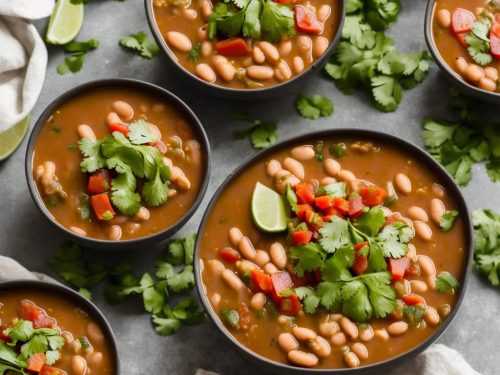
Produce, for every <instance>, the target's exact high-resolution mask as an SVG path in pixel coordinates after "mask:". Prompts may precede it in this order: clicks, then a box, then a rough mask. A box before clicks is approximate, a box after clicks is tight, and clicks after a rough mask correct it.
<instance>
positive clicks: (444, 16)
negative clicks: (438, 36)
mask: <svg viewBox="0 0 500 375" xmlns="http://www.w3.org/2000/svg"><path fill="white" fill-rule="evenodd" d="M436 21H437V23H438V25H439V26H441V27H442V28H443V29H448V28H449V27H450V25H451V13H450V11H449V10H448V9H439V10H438V11H437V13H436Z"/></svg>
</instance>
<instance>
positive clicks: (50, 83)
mask: <svg viewBox="0 0 500 375" xmlns="http://www.w3.org/2000/svg"><path fill="white" fill-rule="evenodd" d="M424 8H425V1H424V0H419V1H415V0H414V1H411V0H403V10H402V12H401V14H400V19H399V22H398V24H397V25H396V26H395V27H394V28H393V29H391V30H390V35H391V36H393V37H394V38H395V39H396V45H397V47H398V48H399V49H400V50H402V51H405V52H411V51H417V50H420V49H424V48H426V46H425V41H424V36H423V19H424ZM46 21H47V20H43V21H40V22H37V24H36V25H37V27H38V29H39V30H40V32H41V33H42V34H43V35H44V33H45V27H46ZM139 30H144V31H148V33H149V29H148V25H147V23H146V18H145V13H144V5H143V2H142V1H141V0H128V1H126V2H125V3H120V2H115V1H109V0H108V1H92V0H90V1H89V4H88V5H87V6H86V8H85V21H84V26H83V29H82V31H81V33H80V35H79V37H78V39H87V38H91V37H93V38H97V39H99V40H100V41H101V45H100V46H99V48H98V49H97V50H95V51H92V52H90V53H88V54H87V58H86V60H87V61H86V62H85V65H84V67H83V70H82V71H81V72H79V73H77V74H68V75H65V76H60V75H58V74H57V73H56V66H57V65H58V64H59V63H60V62H62V60H63V58H64V57H63V53H62V51H61V50H62V49H61V48H56V47H49V64H48V68H47V77H46V81H45V85H44V88H43V91H42V93H41V96H40V99H39V101H38V104H37V105H36V106H35V108H34V110H33V112H32V116H33V120H32V124H33V122H34V121H35V120H36V119H37V118H38V116H39V115H40V113H41V112H42V110H43V109H44V108H45V107H46V106H47V105H48V104H49V103H50V102H51V101H52V100H53V99H54V98H55V97H56V96H58V95H60V94H61V93H63V92H64V91H66V90H68V89H70V88H72V87H74V86H75V85H77V84H80V83H83V82H87V81H89V80H93V79H97V78H110V77H130V78H137V79H141V80H145V81H148V82H153V83H156V84H158V85H161V86H163V87H166V88H168V89H169V90H171V91H173V92H174V93H175V94H177V95H179V96H180V97H181V98H182V99H184V100H185V101H186V102H187V103H188V104H189V105H190V106H191V107H192V109H193V110H194V111H195V112H196V114H197V115H198V116H199V118H200V120H201V122H202V123H203V124H204V126H205V129H206V131H207V133H208V137H209V140H210V144H211V148H212V158H213V159H212V166H213V170H212V176H211V180H210V185H209V189H208V191H207V194H206V196H205V199H204V201H203V203H202V204H201V206H200V207H199V209H198V211H197V212H196V214H195V215H194V216H193V217H192V219H191V220H190V221H189V223H188V224H187V225H186V226H185V227H184V228H183V230H182V231H181V232H180V233H179V235H184V234H188V233H192V232H194V231H196V230H197V227H198V224H199V221H200V218H201V215H202V213H203V211H204V208H205V207H206V205H207V203H208V200H209V199H210V197H211V196H212V194H213V192H214V191H215V189H216V188H217V186H218V185H219V183H220V182H221V181H222V179H223V178H224V177H225V176H226V175H227V174H228V173H229V172H230V171H231V170H232V169H233V168H235V167H236V166H237V165H238V163H239V162H240V161H241V160H243V159H244V158H246V157H248V156H249V155H251V154H252V153H254V152H255V151H254V150H253V149H252V148H251V146H250V144H249V142H248V140H236V141H235V140H233V133H234V130H236V129H241V128H242V127H243V126H244V124H239V123H235V122H234V121H232V120H231V113H232V112H234V111H238V110H245V112H246V113H248V114H249V115H251V116H252V115H255V117H256V118H263V119H266V120H275V121H276V122H277V123H278V128H279V134H280V139H284V138H288V137H291V136H295V135H299V134H303V133H308V132H313V131H317V130H322V129H331V128H341V127H359V128H365V129H373V130H379V131H383V132H387V133H391V134H395V135H398V136H401V137H403V138H405V139H406V140H408V141H410V142H413V143H415V144H417V145H422V140H421V122H422V119H423V118H424V117H426V116H437V117H443V116H444V117H446V116H447V113H448V109H447V98H448V95H447V88H448V86H447V84H446V82H445V80H444V77H443V76H442V75H440V74H439V72H438V68H437V66H436V65H434V64H432V66H431V71H430V74H429V76H428V77H427V79H426V80H425V82H424V83H423V84H422V85H420V86H418V87H417V88H416V89H414V90H412V91H408V92H405V93H404V98H403V101H402V103H401V105H400V107H399V109H398V110H397V111H396V112H395V113H391V114H384V113H381V112H379V111H377V110H375V109H374V108H373V106H372V104H371V102H370V99H369V98H368V96H367V95H366V94H364V93H358V94H356V95H354V96H344V95H342V94H341V93H340V92H339V91H338V90H337V89H336V88H335V86H334V85H333V83H332V82H331V81H329V80H327V79H325V78H324V77H322V75H321V74H320V73H317V74H316V75H315V76H314V77H313V78H312V79H311V80H310V81H309V83H308V85H307V86H306V87H305V88H304V89H305V91H307V92H309V93H311V94H313V93H314V94H322V95H325V96H327V97H329V98H330V99H332V100H333V102H334V104H335V113H334V114H333V116H331V117H329V118H326V119H321V120H317V121H309V120H306V119H302V118H301V117H299V116H298V115H297V114H296V112H295V110H294V107H293V102H294V100H295V96H289V97H284V98H280V99H272V100H266V101H262V102H253V103H248V104H245V103H236V102H230V101H223V100H219V99H216V98H210V97H207V96H206V95H204V94H202V93H198V92H195V91H194V90H192V89H191V88H190V87H186V86H185V84H183V83H181V82H178V81H176V80H175V79H173V78H174V77H173V75H174V72H172V71H168V69H167V68H166V66H167V65H166V60H165V59H166V58H165V57H164V56H159V57H157V58H155V59H153V60H151V61H149V60H144V59H142V58H140V57H139V56H135V55H132V54H129V53H127V52H126V51H123V50H122V49H121V48H120V47H119V46H118V40H119V38H120V37H122V36H125V35H128V34H130V33H135V32H137V31H139ZM497 108H498V107H497ZM497 114H498V110H497ZM26 143H27V141H26V140H25V141H24V142H23V144H22V145H21V147H20V148H19V149H18V150H17V151H16V153H15V154H14V155H13V156H12V157H11V158H10V159H8V160H7V161H5V162H3V163H0V181H1V182H0V207H1V208H0V228H1V231H0V244H1V245H0V253H1V254H2V255H7V256H11V257H13V258H15V259H17V260H18V261H20V262H21V263H22V264H24V265H25V266H26V267H28V268H29V269H31V270H37V271H45V272H51V271H50V269H49V268H48V266H47V261H48V260H49V259H50V258H51V256H52V252H53V249H54V248H55V247H56V246H57V245H58V244H59V243H61V241H62V238H61V237H60V235H59V234H58V233H56V231H55V230H54V229H53V228H52V227H51V226H50V225H49V223H48V222H47V221H46V220H44V218H43V217H42V216H41V215H40V213H39V212H38V211H37V210H36V209H35V206H34V204H33V202H32V201H31V198H30V196H29V194H28V190H27V187H26V183H25V176H24V154H25V150H26ZM473 174H474V178H473V181H472V183H471V184H470V185H469V186H468V187H467V188H466V189H464V190H463V193H464V194H465V196H466V198H467V201H468V203H469V206H470V209H471V210H473V209H477V208H482V207H488V208H492V209H495V210H497V211H498V210H500V194H498V193H499V191H500V190H499V186H500V185H499V184H497V185H494V184H492V183H491V182H490V180H489V179H488V177H487V175H486V173H485V170H484V166H482V165H481V166H475V167H474V169H473ZM159 254H161V250H159V249H144V250H143V251H142V252H140V253H136V254H133V255H130V256H128V258H129V259H131V260H133V261H134V262H136V263H137V267H138V269H139V270H141V271H142V270H147V269H151V267H152V262H153V260H154V259H155V258H157V257H158V256H159ZM95 295H96V298H95V301H96V303H97V305H98V306H99V307H100V308H101V309H102V311H103V312H104V314H105V315H106V317H107V318H108V319H109V321H110V323H111V325H112V327H113V329H114V331H115V334H116V337H117V339H118V346H119V351H120V355H121V363H122V369H123V373H124V374H193V373H194V371H195V370H196V369H197V368H200V367H201V368H205V369H209V370H215V371H218V372H220V373H222V374H235V373H238V374H240V375H244V374H254V372H255V370H252V368H251V367H250V365H248V364H247V363H246V362H245V361H244V359H243V357H242V356H241V355H240V354H239V353H238V352H236V351H235V350H234V349H233V348H231V347H230V346H229V345H228V344H227V343H226V342H225V341H224V340H223V338H222V337H220V335H219V334H218V333H217V332H216V330H215V329H214V327H213V326H212V325H211V324H210V323H209V322H208V321H207V322H205V323H204V324H203V325H201V326H197V327H193V328H184V329H182V330H181V331H180V332H178V333H177V334H175V335H174V336H170V337H161V336H158V335H156V334H155V332H154V331H153V329H152V327H151V325H150V321H149V315H148V314H144V313H143V310H142V307H141V306H140V304H139V303H138V302H133V301H128V302H126V303H125V304H122V305H120V306H119V307H113V306H109V305H108V304H107V303H106V302H105V301H104V300H103V298H102V297H101V294H100V293H95ZM499 313H500V296H499V292H498V290H495V289H493V288H491V287H490V286H489V285H487V284H486V283H485V282H483V280H482V279H480V278H479V277H478V275H477V274H476V273H473V275H472V277H471V279H470V282H469V285H468V290H467V295H466V298H465V301H464V304H463V306H462V309H461V311H460V313H459V314H458V316H457V319H456V320H455V322H454V323H453V325H452V326H451V327H450V328H449V329H448V330H447V332H446V333H445V334H444V335H443V336H442V338H441V339H440V340H439V342H441V343H444V344H447V345H449V346H450V347H452V348H455V349H457V350H458V351H459V352H460V353H462V354H463V355H464V357H465V358H466V359H467V360H468V361H469V362H470V363H471V365H472V366H473V367H474V368H475V369H477V370H478V371H480V372H482V373H484V374H498V373H499V371H500V370H499V369H500V318H499Z"/></svg>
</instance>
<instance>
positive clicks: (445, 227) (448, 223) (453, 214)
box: [439, 210, 458, 232]
mask: <svg viewBox="0 0 500 375" xmlns="http://www.w3.org/2000/svg"><path fill="white" fill-rule="evenodd" d="M457 217H458V211H455V210H451V211H446V212H445V213H444V214H443V216H442V217H441V221H440V222H439V227H440V228H441V230H442V231H443V232H448V231H449V230H451V228H452V227H453V224H454V223H455V219H456V218H457Z"/></svg>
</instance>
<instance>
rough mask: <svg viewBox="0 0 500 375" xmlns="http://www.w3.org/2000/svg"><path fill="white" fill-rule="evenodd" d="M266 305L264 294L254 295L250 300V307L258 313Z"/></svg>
mask: <svg viewBox="0 0 500 375" xmlns="http://www.w3.org/2000/svg"><path fill="white" fill-rule="evenodd" d="M265 304H266V295H265V294H264V293H255V294H254V295H253V296H252V299H251V300H250V307H251V308H252V309H254V310H255V311H260V310H262V309H263V308H264V305H265Z"/></svg>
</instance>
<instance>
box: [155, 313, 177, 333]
mask: <svg viewBox="0 0 500 375" xmlns="http://www.w3.org/2000/svg"><path fill="white" fill-rule="evenodd" d="M152 322H153V326H154V329H155V331H156V332H157V333H158V334H160V335H162V336H170V335H173V334H174V333H176V332H177V331H178V330H179V329H180V328H181V326H182V323H181V321H180V320H178V319H175V318H161V317H159V316H158V315H153V317H152Z"/></svg>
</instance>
